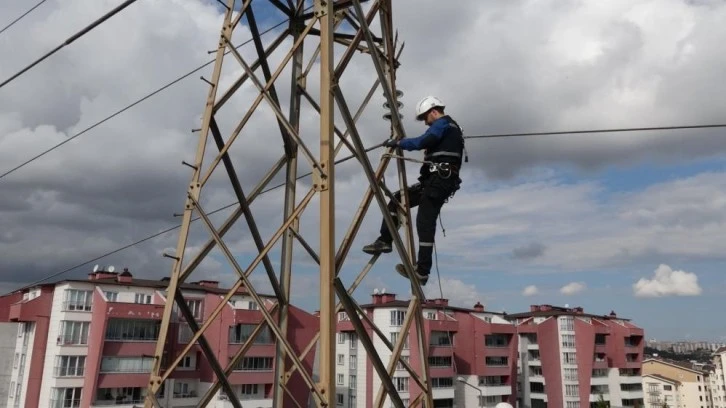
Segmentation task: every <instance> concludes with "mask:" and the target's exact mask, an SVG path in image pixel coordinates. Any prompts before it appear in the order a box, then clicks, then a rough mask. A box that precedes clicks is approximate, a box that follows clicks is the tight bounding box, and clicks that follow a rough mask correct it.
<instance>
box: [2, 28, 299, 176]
mask: <svg viewBox="0 0 726 408" xmlns="http://www.w3.org/2000/svg"><path fill="white" fill-rule="evenodd" d="M288 21H290V19H289V18H288V19H285V20H282V21H280V22H279V23H277V24H275V25H274V26H272V27H270V28H268V29H266V30H265V31H262V32H261V33H260V36H263V35H265V34H267V33H268V32H270V31H272V30H274V29H275V28H278V27H280V26H281V25H283V24H285V23H286V22H288ZM252 41H254V39H249V40H247V41H245V42H243V43H241V44H240V45H238V46H236V47H235V48H240V47H242V46H244V45H247V44H249V43H251V42H252ZM229 52H230V51H227V52H226V53H225V54H227V53H229ZM214 61H215V60H211V61H209V62H207V63H205V64H202V65H200V66H198V67H196V68H194V69H193V70H191V71H189V72H187V73H186V74H184V75H182V76H180V77H178V78H176V79H174V80H173V81H171V82H169V83H167V84H166V85H164V86H162V87H161V88H158V89H157V90H155V91H152V92H151V93H149V94H147V95H146V96H144V97H142V98H141V99H138V100H136V101H135V102H132V103H131V104H129V105H126V106H125V107H124V108H121V109H119V110H117V111H116V112H114V113H112V114H111V115H109V116H106V117H105V118H103V119H101V120H99V121H98V122H96V123H94V124H92V125H91V126H89V127H87V128H85V129H83V130H81V131H80V132H78V133H76V134H75V135H73V136H71V137H69V138H67V139H65V140H63V141H62V142H60V143H58V144H56V145H54V146H52V147H50V148H48V149H46V150H45V151H43V152H41V153H39V154H37V155H35V156H33V157H31V158H30V159H28V160H26V161H24V162H23V163H21V164H19V165H17V166H15V167H13V168H12V169H10V170H8V171H6V172H5V173H2V174H0V179H3V178H4V177H5V176H8V175H10V174H11V173H13V172H15V171H17V170H20V169H21V168H22V167H25V166H27V165H28V164H30V163H32V162H34V161H35V160H37V159H39V158H41V157H43V156H45V155H46V154H48V153H50V152H52V151H53V150H55V149H57V148H59V147H61V146H63V145H64V144H66V143H68V142H70V141H71V140H73V139H75V138H77V137H78V136H81V135H82V134H84V133H86V132H88V131H89V130H91V129H93V128H95V127H97V126H99V125H101V124H103V123H105V122H107V121H109V120H111V119H113V118H115V117H116V116H118V115H120V114H122V113H124V112H126V111H127V110H129V109H131V108H133V107H134V106H136V105H138V104H140V103H141V102H143V101H145V100H147V99H149V98H151V97H152V96H154V95H156V94H158V93H160V92H162V91H164V90H166V89H167V88H169V87H171V86H172V85H175V84H176V83H178V82H180V81H181V80H183V79H185V78H187V77H189V76H190V75H192V74H194V73H195V72H198V71H199V70H201V69H202V68H204V67H207V66H209V65H210V64H212V63H214Z"/></svg>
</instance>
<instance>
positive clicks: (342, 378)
mask: <svg viewBox="0 0 726 408" xmlns="http://www.w3.org/2000/svg"><path fill="white" fill-rule="evenodd" d="M343 384H345V375H343V374H338V385H343Z"/></svg>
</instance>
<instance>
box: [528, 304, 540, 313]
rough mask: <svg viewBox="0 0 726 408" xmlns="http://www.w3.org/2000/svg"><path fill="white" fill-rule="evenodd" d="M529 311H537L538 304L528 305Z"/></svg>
mask: <svg viewBox="0 0 726 408" xmlns="http://www.w3.org/2000/svg"><path fill="white" fill-rule="evenodd" d="M529 311H530V312H536V311H539V306H537V305H529Z"/></svg>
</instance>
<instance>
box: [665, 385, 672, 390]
mask: <svg viewBox="0 0 726 408" xmlns="http://www.w3.org/2000/svg"><path fill="white" fill-rule="evenodd" d="M663 389H664V390H665V391H671V390H673V387H672V386H670V385H663Z"/></svg>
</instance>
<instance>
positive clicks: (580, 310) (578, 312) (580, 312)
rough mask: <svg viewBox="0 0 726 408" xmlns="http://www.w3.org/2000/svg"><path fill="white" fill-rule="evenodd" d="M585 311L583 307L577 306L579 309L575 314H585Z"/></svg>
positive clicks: (576, 309)
mask: <svg viewBox="0 0 726 408" xmlns="http://www.w3.org/2000/svg"><path fill="white" fill-rule="evenodd" d="M583 311H584V309H583V308H582V307H581V306H577V307H576V308H575V312H576V313H577V314H582V312H583Z"/></svg>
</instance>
